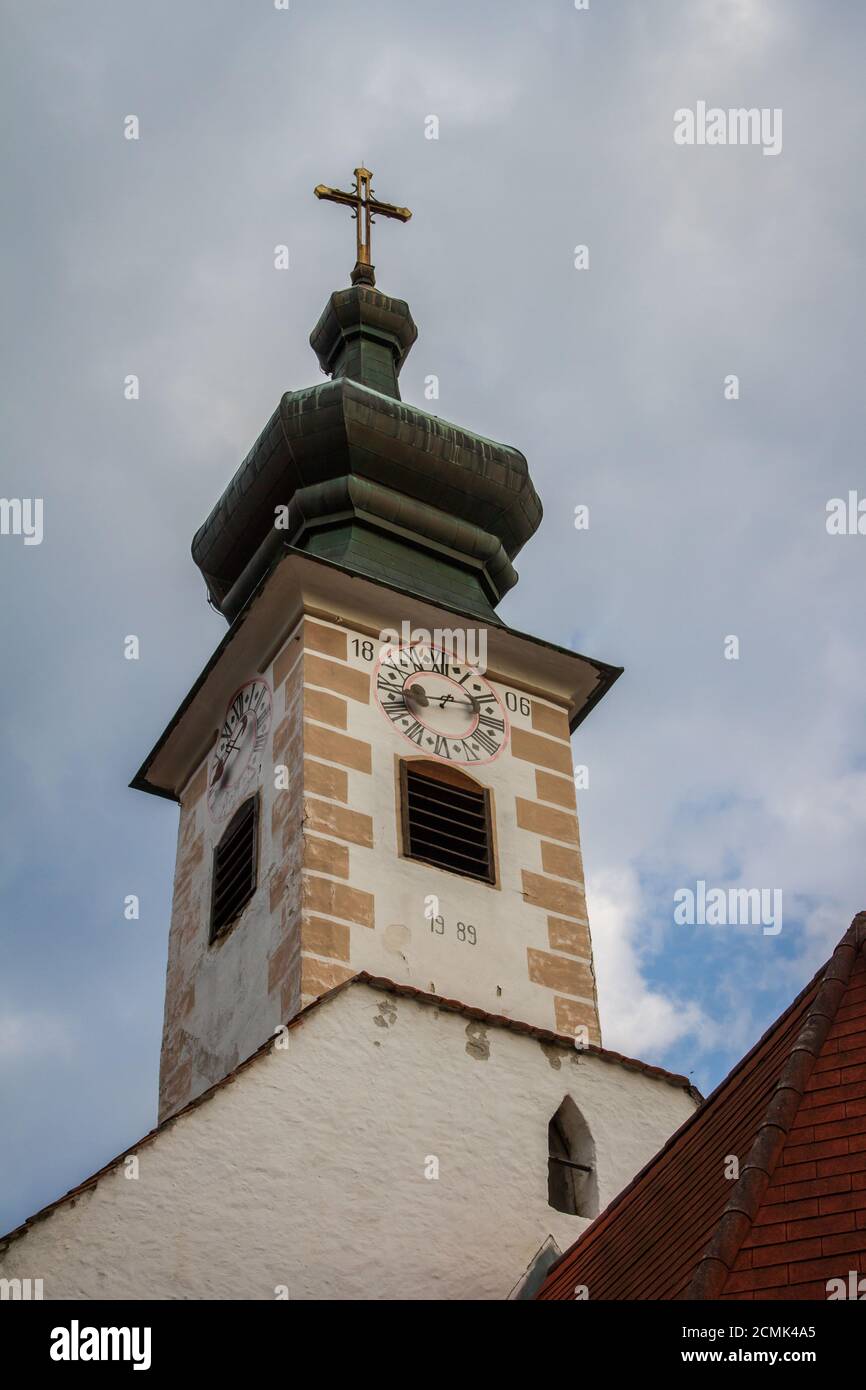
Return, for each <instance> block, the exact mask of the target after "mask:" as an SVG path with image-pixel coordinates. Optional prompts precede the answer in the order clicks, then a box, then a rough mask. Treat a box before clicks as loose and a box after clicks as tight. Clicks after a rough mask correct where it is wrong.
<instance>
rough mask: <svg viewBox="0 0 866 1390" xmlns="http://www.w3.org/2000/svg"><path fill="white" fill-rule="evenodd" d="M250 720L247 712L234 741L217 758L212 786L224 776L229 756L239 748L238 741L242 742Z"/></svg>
mask: <svg viewBox="0 0 866 1390" xmlns="http://www.w3.org/2000/svg"><path fill="white" fill-rule="evenodd" d="M248 721H249V715H248V714H245V715H244V717H243V720H242V722H241V727H240V728H239V729H238V731H237V733H236V734H235V737H234V741H233V742H232V743H230V744H229V746H228V748H227V749H226V750H225V753H224V754H223V756H222V757H221V758H217V761H216V767H215V768H214V774H213V778H212V780H211V786H212V787H215V786H216V784H217V782H218V781H219V780H220V778H221V777H222V775H223V773H224V772H225V770H226V763H227V762H228V760H229V758H230V757H231V755H232V753H233V752H234V751H235V749H236V748H237V746H238V743H239V742H240V740H241V739H242V738H243V735H244V730H245V729H246V727H247V723H248Z"/></svg>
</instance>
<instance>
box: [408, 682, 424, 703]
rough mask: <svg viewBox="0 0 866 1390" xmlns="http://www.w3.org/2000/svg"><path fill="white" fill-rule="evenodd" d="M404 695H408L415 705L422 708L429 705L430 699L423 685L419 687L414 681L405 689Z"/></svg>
mask: <svg viewBox="0 0 866 1390" xmlns="http://www.w3.org/2000/svg"><path fill="white" fill-rule="evenodd" d="M406 694H407V695H410V696H411V697H412V699H413V700H414V701H415V703H416V704H419V705H422V706H424V705H429V703H430V697H429V695H428V694H427V691H426V690H425V689H424V687H423V685H420V684H419V683H418V681H415V682H414V683H413V684H412V685H410V686H407V687H406Z"/></svg>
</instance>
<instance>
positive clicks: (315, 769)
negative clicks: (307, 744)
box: [304, 758, 349, 801]
mask: <svg viewBox="0 0 866 1390" xmlns="http://www.w3.org/2000/svg"><path fill="white" fill-rule="evenodd" d="M304 790H305V791H307V792H315V793H316V795H318V796H327V797H330V798H331V799H332V800H333V801H348V800H349V777H348V773H345V772H343V771H342V770H341V769H340V768H338V767H326V766H325V764H324V763H317V762H314V761H313V759H312V758H304Z"/></svg>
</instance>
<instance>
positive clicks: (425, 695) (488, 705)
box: [376, 643, 508, 763]
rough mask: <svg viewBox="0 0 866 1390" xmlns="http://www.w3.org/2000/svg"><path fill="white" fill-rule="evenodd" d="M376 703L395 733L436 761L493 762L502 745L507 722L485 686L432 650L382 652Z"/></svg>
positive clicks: (475, 675)
mask: <svg viewBox="0 0 866 1390" xmlns="http://www.w3.org/2000/svg"><path fill="white" fill-rule="evenodd" d="M376 699H377V700H378V702H379V705H380V707H381V709H382V711H383V713H384V714H386V715H387V717H388V718H389V719H390V721H391V723H392V724H393V725H394V728H395V729H396V730H397V731H398V733H401V734H402V735H403V737H404V738H406V739H408V740H409V742H410V743H413V744H414V745H415V747H416V748H417V749H419V751H420V752H422V753H426V754H428V755H429V756H430V757H431V758H438V759H440V760H441V761H442V762H452V763H489V762H493V760H494V758H498V757H499V754H500V753H501V752H502V750H503V748H504V747H505V745H506V743H507V742H508V718H507V716H506V713H505V710H504V709H503V707H502V705H501V704H500V702H499V697H498V696H497V695H496V694H495V692H494V690H493V688H492V687H491V686H490V684H489V683H488V682H487V681H486V680H485V679H484V677H483V676H481V675H479V674H478V672H477V671H474V670H473V669H472V667H470V666H463V665H461V664H460V663H459V662H455V661H453V660H452V659H451V657H450V656H449V655H448V653H447V652H443V651H440V650H439V649H438V648H436V647H430V646H427V645H425V644H423V643H419V644H416V645H413V646H411V647H391V648H386V650H385V652H384V653H383V655H382V658H381V660H380V662H379V665H378V666H377V668H376Z"/></svg>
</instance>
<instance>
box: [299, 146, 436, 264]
mask: <svg viewBox="0 0 866 1390" xmlns="http://www.w3.org/2000/svg"><path fill="white" fill-rule="evenodd" d="M313 192H314V193H315V195H316V197H317V198H324V199H326V201H328V202H330V203H343V204H345V206H346V207H350V208H351V209H352V216H353V217H354V219H355V223H356V232H357V241H358V252H357V259H356V261H355V269H354V270H353V271H352V277H351V278H352V284H353V285H358V284H363V285H375V283H376V276H375V274H374V273H373V271H374V267H373V261H372V259H371V256H370V227H371V225H372V222H373V214H374V213H378V214H380V215H381V216H382V217H396V218H397V219H398V221H400V222H408V221H409V218H410V217H411V216H412V214H411V212H410V211H409V209H408V208H398V207H395V206H394V204H393V203H380V202H379V200H378V198H374V196H373V175H372V173H371V171H370V170H369V169H363V168H360V169H356V170H355V186H354V189H353V191H352V192H351V193H344V192H343V191H342V189H340V188H328V187H327V186H326V185H325V184H324V183H320V184H317V185H316V187H315V188H314V189H313Z"/></svg>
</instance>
